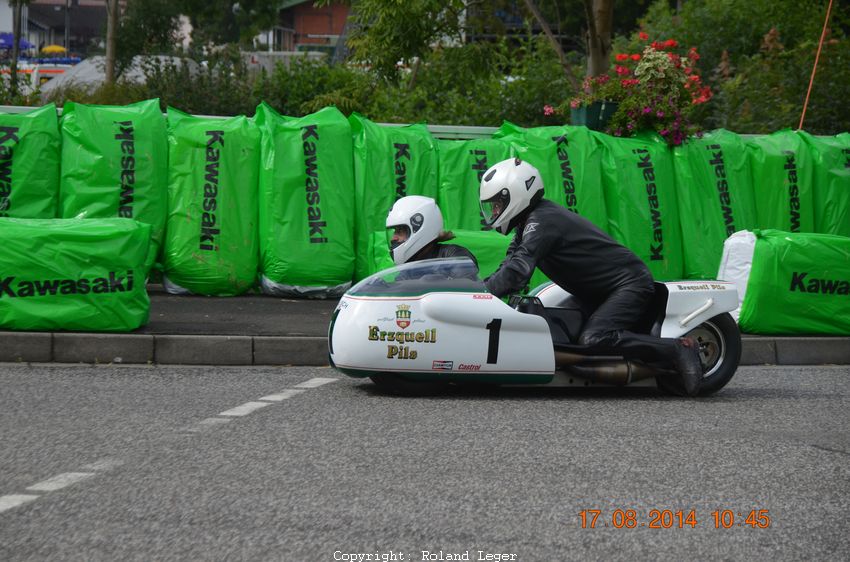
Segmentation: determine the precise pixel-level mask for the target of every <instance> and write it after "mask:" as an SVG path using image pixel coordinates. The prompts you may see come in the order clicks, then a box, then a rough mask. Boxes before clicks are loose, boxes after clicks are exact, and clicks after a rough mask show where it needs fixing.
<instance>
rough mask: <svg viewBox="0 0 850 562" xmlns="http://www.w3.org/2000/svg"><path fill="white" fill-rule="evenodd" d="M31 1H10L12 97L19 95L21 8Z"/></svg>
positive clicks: (10, 79) (10, 80) (10, 81)
mask: <svg viewBox="0 0 850 562" xmlns="http://www.w3.org/2000/svg"><path fill="white" fill-rule="evenodd" d="M29 3H30V0H9V6H11V7H12V42H13V44H12V61H11V65H10V66H11V68H10V75H9V87H10V90H11V92H12V96H13V97H14V96H17V95H18V54H19V52H20V46H21V8H22V7H23V6H25V5H27V4H29Z"/></svg>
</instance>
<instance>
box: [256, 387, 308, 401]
mask: <svg viewBox="0 0 850 562" xmlns="http://www.w3.org/2000/svg"><path fill="white" fill-rule="evenodd" d="M303 392H305V391H304V390H297V389H294V388H287V389H286V390H283V391H281V392H278V393H277V394H269V395H268V396H263V397H262V398H257V400H265V401H267V402H281V401H283V400H286V399H287V398H292V397H293V396H298V395H299V394H301V393H303Z"/></svg>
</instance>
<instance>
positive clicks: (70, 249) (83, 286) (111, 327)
mask: <svg viewBox="0 0 850 562" xmlns="http://www.w3.org/2000/svg"><path fill="white" fill-rule="evenodd" d="M0 240H3V243H2V244H0V328H3V329H10V330H77V331H90V332H128V331H130V330H135V329H136V328H138V327H140V326H143V325H144V324H146V323H147V321H148V314H149V312H150V300H149V299H148V293H147V291H146V290H145V274H146V271H145V260H146V258H147V254H148V246H149V245H150V226H149V225H147V224H142V223H138V222H136V221H133V220H129V219H92V220H79V219H13V218H10V219H3V220H0Z"/></svg>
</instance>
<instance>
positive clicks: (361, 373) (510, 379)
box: [335, 367, 554, 384]
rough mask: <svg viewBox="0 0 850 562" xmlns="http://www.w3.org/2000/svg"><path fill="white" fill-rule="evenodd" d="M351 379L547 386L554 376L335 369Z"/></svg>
mask: <svg viewBox="0 0 850 562" xmlns="http://www.w3.org/2000/svg"><path fill="white" fill-rule="evenodd" d="M335 369H336V370H337V371H340V372H342V373H344V374H346V375H348V376H350V377H353V378H357V379H362V378H365V377H370V376H372V375H388V376H397V377H400V378H404V379H407V380H412V381H428V382H476V383H490V384H546V383H548V382H551V381H552V378H553V376H554V375H553V374H544V375H520V374H515V373H504V374H487V373H478V374H467V373H442V372H436V371H435V372H424V373H394V372H389V371H371V370H367V369H362V370H361V369H348V368H342V367H335Z"/></svg>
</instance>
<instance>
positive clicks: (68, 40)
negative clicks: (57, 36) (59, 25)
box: [65, 0, 71, 54]
mask: <svg viewBox="0 0 850 562" xmlns="http://www.w3.org/2000/svg"><path fill="white" fill-rule="evenodd" d="M65 49H66V50H65V53H66V54H67V53H69V52H70V51H71V0H65Z"/></svg>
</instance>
